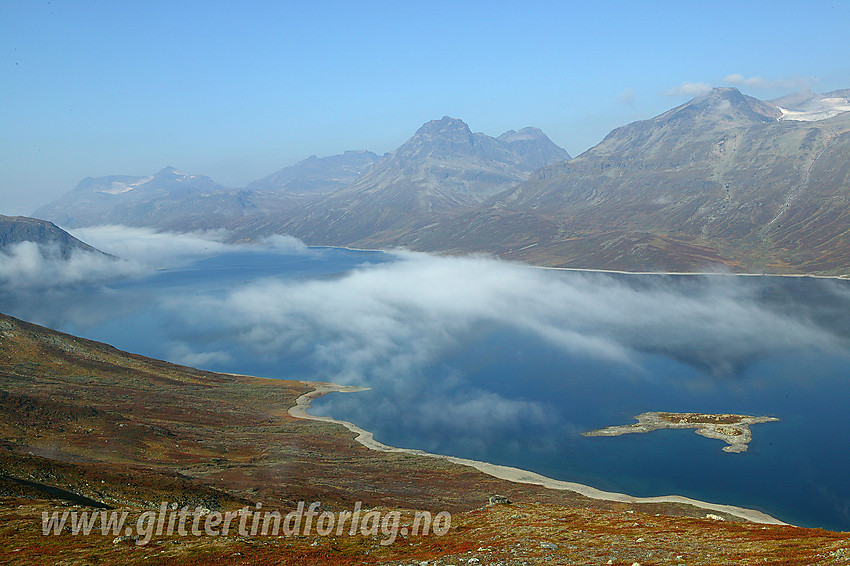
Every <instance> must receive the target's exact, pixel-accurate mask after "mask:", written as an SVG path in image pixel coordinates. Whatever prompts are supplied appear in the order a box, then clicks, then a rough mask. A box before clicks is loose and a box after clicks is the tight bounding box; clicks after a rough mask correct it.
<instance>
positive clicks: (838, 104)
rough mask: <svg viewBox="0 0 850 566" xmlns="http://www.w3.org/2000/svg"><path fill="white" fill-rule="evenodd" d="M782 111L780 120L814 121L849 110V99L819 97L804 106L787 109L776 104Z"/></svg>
mask: <svg viewBox="0 0 850 566" xmlns="http://www.w3.org/2000/svg"><path fill="white" fill-rule="evenodd" d="M777 108H779V109H780V110H781V111H782V117H781V118H779V119H780V120H797V121H800V122H816V121H818V120H826V119H827V118H832V117H833V116H838V115H839V114H842V113H844V112H850V100H848V99H846V98H838V97H837V98H821V99H820V100H818V101H816V102H813V103H811V104H807V105H806V106H805V107H804V108H799V109H788V108H782V107H781V106H777Z"/></svg>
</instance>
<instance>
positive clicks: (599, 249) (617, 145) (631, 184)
mask: <svg viewBox="0 0 850 566" xmlns="http://www.w3.org/2000/svg"><path fill="white" fill-rule="evenodd" d="M841 92H844V91H841ZM839 94H840V93H838V94H836V93H830V94H828V95H821V96H820V97H819V98H812V97H808V98H804V99H803V100H798V101H796V102H795V101H788V103H786V104H787V105H788V106H789V107H797V108H800V110H799V111H798V112H799V113H798V114H797V117H798V118H799V117H805V118H811V119H807V120H798V119H792V116H794V115H793V114H791V113H789V111H788V110H787V109H785V108H780V107H778V106H776V105H775V104H772V103H768V102H762V101H760V100H757V99H754V98H751V97H748V96H745V95H742V94H741V93H740V92H738V91H737V90H736V89H732V88H722V89H715V90H714V91H712V92H711V93H710V94H709V95H707V96H704V97H700V98H696V99H694V100H691V101H690V102H687V103H685V104H683V105H681V106H679V107H677V108H674V109H672V110H670V111H668V112H666V113H664V114H661V115H660V116H657V117H655V118H652V119H650V120H644V121H640V122H634V123H632V124H629V125H627V126H623V127H621V128H617V129H616V130H614V131H612V132H611V133H610V134H609V135H608V136H607V137H606V138H605V139H604V140H603V141H602V142H601V143H600V144H599V145H597V146H595V147H593V148H592V149H590V150H588V151H587V152H585V153H583V154H582V155H580V156H578V157H577V158H575V159H573V160H571V161H566V162H561V163H557V164H554V165H551V166H548V167H544V168H543V169H541V170H539V171H537V172H536V173H534V174H533V175H532V176H531V177H530V178H529V179H528V180H527V181H526V182H524V183H521V184H519V185H518V186H517V187H514V188H511V189H509V190H507V191H505V192H504V193H502V194H500V195H497V196H496V197H494V198H492V199H490V200H489V201H488V202H486V203H485V205H484V206H483V207H480V208H479V209H477V210H475V211H472V212H470V213H468V214H465V215H463V216H459V217H455V218H451V219H447V220H445V221H443V222H441V223H440V224H438V225H435V226H430V227H427V228H426V229H423V230H420V231H418V232H416V233H413V234H408V235H405V236H404V237H401V238H398V240H397V241H396V242H394V243H396V244H401V245H408V246H411V247H414V248H417V249H422V250H440V251H450V252H469V251H488V252H493V253H497V254H499V255H501V256H503V257H509V258H514V259H521V260H524V261H529V262H532V263H537V264H543V265H553V266H569V267H584V268H603V269H622V270H637V271H649V270H666V271H699V270H702V269H705V268H706V267H711V266H712V265H720V264H723V265H726V266H728V267H731V268H732V269H734V270H736V271H745V272H757V273H760V272H763V271H766V272H775V273H806V272H838V273H848V272H850V158H848V156H850V112H843V111H840V110H841V108H843V106H842V104H841V103H839V102H836V101H845V103H846V98H842V97H841V96H839ZM824 100H828V101H830V102H829V104H827V103H825V102H823V101H824ZM824 105H828V106H829V108H830V109H831V110H830V111H829V112H826V113H824V112H825V111H823V108H824ZM836 108H837V109H838V110H839V111H836ZM826 115H828V117H826V118H822V119H816V118H818V117H822V116H826Z"/></svg>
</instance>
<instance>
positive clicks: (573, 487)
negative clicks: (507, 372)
mask: <svg viewBox="0 0 850 566" xmlns="http://www.w3.org/2000/svg"><path fill="white" fill-rule="evenodd" d="M301 383H303V384H304V385H307V386H309V387H313V388H314V389H313V390H312V391H309V392H307V393H305V394H303V395H301V396H300V397H298V399H297V400H296V402H295V405H293V406H292V407H290V408H289V414H290V415H291V416H293V417H296V418H299V419H308V420H313V421H322V422H330V423H336V424H341V425H343V426H344V427H345V428H347V429H348V430H350V431H351V432H353V433H355V434H357V437H356V438H355V440H356V441H357V442H359V443H360V444H362V445H363V446H365V447H366V448H369V449H371V450H376V451H378V452H402V453H406V454H415V455H418V456H427V457H430V458H440V459H443V460H448V461H449V462H453V463H455V464H460V465H464V466H470V467H472V468H475V469H476V470H479V471H481V472H483V473H485V474H487V475H490V476H493V477H495V478H499V479H502V480H507V481H510V482H515V483H527V484H533V485H540V486H543V487H546V488H549V489H557V490H563V491H573V492H575V493H578V494H580V495H584V496H585V497H590V498H591V499H601V500H605V501H618V502H622V503H680V504H686V505H692V506H694V507H698V508H700V509H705V510H706V511H711V512H715V513H717V512H719V513H726V514H729V515H732V516H734V517H738V518H740V519H744V520H746V521H750V522H753V523H764V524H770V525H785V524H787V523H783V522H782V521H780V520H778V519H775V518H774V517H771V516H770V515H768V514H766V513H762V512H761V511H756V510H754V509H744V508H743V507H735V506H733V505H720V504H716V503H707V502H705V501H698V500H696V499H691V498H689V497H682V496H679V495H665V496H660V497H633V496H631V495H626V494H624V493H614V492H610V491H602V490H600V489H596V488H594V487H590V486H587V485H583V484H580V483H573V482H567V481H561V480H556V479H552V478H548V477H546V476H542V475H540V474H536V473H534V472H529V471H527V470H520V469H518V468H511V467H509V466H500V465H498V464H490V463H489V462H479V461H477V460H469V459H466V458H458V457H455V456H444V455H441V454H431V453H429V452H425V451H422V450H415V449H410V448H395V447H393V446H388V445H386V444H383V443H381V442H378V441H377V440H375V439H374V437H373V435H372V433H371V432H369V431H367V430H363V429H362V428H360V427H358V426H357V425H355V424H353V423H350V422H347V421H340V420H337V419H333V418H331V417H318V416H314V415H311V414H309V413H308V412H307V409H309V408H310V403H311V402H312V401H313V399H316V398H318V397H321V396H322V395H325V394H327V393H355V392H357V391H366V390H368V389H369V388H367V387H355V386H350V385H337V384H334V383H323V382H315V381H302V382H301Z"/></svg>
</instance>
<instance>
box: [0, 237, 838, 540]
mask: <svg viewBox="0 0 850 566" xmlns="http://www.w3.org/2000/svg"><path fill="white" fill-rule="evenodd" d="M107 251H109V250H108V249H107ZM0 311H2V312H4V313H7V314H10V315H12V316H16V317H19V318H22V319H25V320H29V321H32V322H36V323H39V324H43V325H46V326H49V327H52V328H56V329H59V330H62V331H65V332H69V333H72V334H75V335H79V336H83V337H86V338H91V339H94V340H99V341H103V342H107V343H109V344H112V345H114V346H116V347H118V348H121V349H124V350H128V351H131V352H135V353H140V354H143V355H146V356H151V357H155V358H161V359H166V360H169V361H173V362H177V363H184V364H189V365H193V366H196V367H200V368H203V369H209V370H214V371H223V372H233V373H243V374H253V375H259V376H266V377H276V378H287V379H289V378H291V379H312V380H320V381H336V382H340V383H349V384H356V385H365V386H369V387H371V388H372V389H371V390H369V391H366V392H362V393H357V394H346V395H339V394H331V395H327V396H325V397H323V398H322V399H320V400H318V401H316V402H315V403H314V407H313V409H312V410H311V411H312V412H313V413H315V414H322V415H329V416H333V417H335V418H339V419H343V420H348V421H352V422H354V423H356V424H357V425H359V426H361V427H363V428H365V429H367V430H370V431H372V432H373V433H374V434H375V438H376V439H377V440H379V441H381V442H384V443H387V444H390V445H394V446H400V447H407V448H418V449H422V450H426V451H429V452H434V453H440V454H449V455H454V456H461V457H465V458H472V459H477V460H484V461H489V462H494V463H498V464H504V465H509V466H514V467H518V468H524V469H529V470H533V471H535V472H538V473H541V474H543V475H546V476H550V477H553V478H557V479H563V480H568V481H575V482H579V483H584V484H588V485H592V486H594V487H597V488H600V489H604V490H609V491H617V492H624V493H629V494H631V495H636V496H654V495H669V494H678V495H685V496H689V497H693V498H695V499H701V500H705V501H711V502H715V503H724V504H731V505H738V506H742V507H748V508H755V509H759V510H761V511H764V512H766V513H769V514H771V515H773V516H775V517H777V518H779V519H781V520H784V521H787V522H790V523H793V524H798V525H803V526H819V527H825V528H830V529H837V530H850V482H847V479H846V476H847V470H848V469H850V450H848V447H850V446H849V445H848V444H850V443H848V441H847V435H846V431H847V430H848V428H850V411H848V410H847V409H848V400H850V316H848V315H850V282H847V281H837V280H826V279H814V278H785V277H732V276H728V275H709V276H672V275H617V274H601V273H586V272H571V271H558V270H544V269H535V268H531V267H527V266H523V265H517V264H512V263H507V262H500V261H495V260H492V259H488V258H483V257H473V258H437V257H432V256H425V255H422V254H408V253H399V254H388V253H381V252H362V251H352V250H343V249H331V248H309V249H297V250H292V249H287V248H280V249H279V248H274V247H265V248H263V247H248V246H240V247H234V248H232V249H231V248H228V247H223V248H222V249H218V250H217V251H216V253H213V254H210V253H207V254H204V255H200V254H198V255H191V254H190V255H188V256H185V257H182V258H181V259H180V261H179V262H177V264H173V265H170V266H169V267H167V268H164V269H157V270H150V271H147V272H145V274H144V275H142V276H140V277H135V278H130V279H121V280H114V281H107V282H103V281H100V282H98V283H93V284H85V283H82V282H77V283H75V284H74V285H64V286H49V285H48V286H43V287H36V288H29V289H5V290H0ZM646 411H670V412H701V413H738V414H748V415H754V416H761V415H770V416H775V417H778V418H779V419H780V420H779V421H778V422H770V423H763V424H757V425H753V426H752V427H751V429H752V433H753V439H752V442H751V443H750V445H749V450H748V451H747V452H745V453H742V454H729V453H726V452H723V451H722V450H721V448H722V447H723V446H725V444H724V443H723V442H722V441H719V440H712V439H707V438H703V437H701V436H697V435H696V434H694V432H693V430H660V431H655V432H652V433H648V434H635V435H625V436H620V437H602V438H600V437H596V438H587V437H584V436H582V435H581V433H582V432H586V431H589V430H592V429H596V428H601V427H604V426H609V425H620V424H630V423H632V422H634V421H633V417H634V416H635V415H637V414H639V413H642V412H646Z"/></svg>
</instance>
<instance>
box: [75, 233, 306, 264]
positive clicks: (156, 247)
mask: <svg viewBox="0 0 850 566" xmlns="http://www.w3.org/2000/svg"><path fill="white" fill-rule="evenodd" d="M68 231H69V232H70V233H72V234H73V235H74V236H75V237H77V238H79V239H80V240H82V241H84V242H86V243H88V244H90V245H92V246H94V247H96V248H98V249H100V250H103V251H105V252H107V253H110V254H112V255H115V256H118V257H120V258H124V259H127V260H131V261H138V262H141V263H144V264H146V265H149V266H151V267H174V266H177V265H181V264H183V263H184V262H185V261H186V259H187V258H197V257H203V256H213V255H219V254H222V253H226V252H233V251H251V250H258V249H260V246H264V247H267V248H269V247H270V248H273V249H275V250H277V251H280V252H285V253H309V250H308V248H307V246H306V245H304V243H303V242H301V241H300V240H298V239H297V238H293V237H292V236H282V235H275V236H269V237H267V238H265V239H264V240H262V241H261V242H260V245H251V244H241V245H237V244H228V243H225V242H226V241H227V239H228V237H229V233H228V232H227V231H226V230H207V231H204V232H186V233H180V234H177V233H173V232H157V231H156V230H155V229H153V228H134V227H128V226H114V225H113V226H95V227H89V228H76V229H70V230H68Z"/></svg>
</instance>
